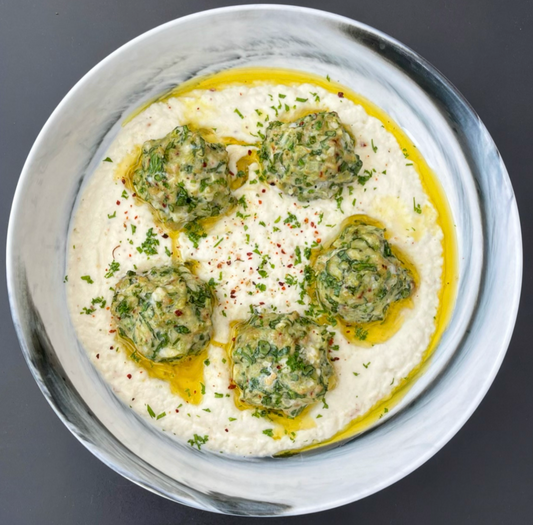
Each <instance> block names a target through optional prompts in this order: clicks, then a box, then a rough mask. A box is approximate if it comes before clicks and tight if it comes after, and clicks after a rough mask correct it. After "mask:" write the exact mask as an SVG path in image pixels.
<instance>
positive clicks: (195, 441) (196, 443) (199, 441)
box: [187, 434, 209, 450]
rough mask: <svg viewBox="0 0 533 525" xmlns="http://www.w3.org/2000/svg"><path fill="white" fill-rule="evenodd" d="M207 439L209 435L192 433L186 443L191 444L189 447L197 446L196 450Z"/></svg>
mask: <svg viewBox="0 0 533 525" xmlns="http://www.w3.org/2000/svg"><path fill="white" fill-rule="evenodd" d="M208 441H209V436H199V435H198V434H194V437H193V439H189V440H188V441H187V443H189V445H191V447H193V448H194V447H195V446H196V447H197V448H198V450H201V448H202V445H205V444H206V443H207V442H208Z"/></svg>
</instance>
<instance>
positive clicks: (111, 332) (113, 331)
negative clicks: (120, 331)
mask: <svg viewBox="0 0 533 525" xmlns="http://www.w3.org/2000/svg"><path fill="white" fill-rule="evenodd" d="M115 332H116V330H109V333H110V334H114V333H115ZM111 348H113V347H111Z"/></svg>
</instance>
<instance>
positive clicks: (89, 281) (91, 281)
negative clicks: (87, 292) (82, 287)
mask: <svg viewBox="0 0 533 525" xmlns="http://www.w3.org/2000/svg"><path fill="white" fill-rule="evenodd" d="M81 280H82V281H87V282H88V283H89V284H93V283H94V281H93V280H92V279H91V276H90V275H82V276H81Z"/></svg>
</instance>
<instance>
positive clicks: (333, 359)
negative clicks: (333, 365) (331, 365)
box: [331, 357, 340, 361]
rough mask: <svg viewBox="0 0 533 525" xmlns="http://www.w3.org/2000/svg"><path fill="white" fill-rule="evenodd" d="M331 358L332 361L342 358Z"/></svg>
mask: <svg viewBox="0 0 533 525" xmlns="http://www.w3.org/2000/svg"><path fill="white" fill-rule="evenodd" d="M331 360H332V361H339V360H340V357H333V358H332V359H331Z"/></svg>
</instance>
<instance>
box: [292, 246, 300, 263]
mask: <svg viewBox="0 0 533 525" xmlns="http://www.w3.org/2000/svg"><path fill="white" fill-rule="evenodd" d="M301 262H302V250H301V249H300V247H299V246H296V248H295V250H294V264H295V265H297V264H300V263H301Z"/></svg>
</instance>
